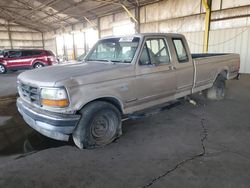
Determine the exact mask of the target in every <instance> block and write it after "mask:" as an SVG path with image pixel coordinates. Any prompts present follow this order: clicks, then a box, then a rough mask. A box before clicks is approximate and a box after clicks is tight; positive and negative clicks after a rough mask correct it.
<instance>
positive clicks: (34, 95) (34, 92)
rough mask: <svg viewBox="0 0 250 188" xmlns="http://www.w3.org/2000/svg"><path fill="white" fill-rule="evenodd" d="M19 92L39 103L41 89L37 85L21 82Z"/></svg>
mask: <svg viewBox="0 0 250 188" xmlns="http://www.w3.org/2000/svg"><path fill="white" fill-rule="evenodd" d="M19 94H20V96H21V97H23V98H25V99H26V100H28V101H30V102H32V103H35V104H39V89H38V88H37V87H33V86H29V85H27V84H23V83H19Z"/></svg>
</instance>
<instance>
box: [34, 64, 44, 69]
mask: <svg viewBox="0 0 250 188" xmlns="http://www.w3.org/2000/svg"><path fill="white" fill-rule="evenodd" d="M41 67H43V66H42V64H40V63H39V64H36V65H35V68H36V69H37V68H41Z"/></svg>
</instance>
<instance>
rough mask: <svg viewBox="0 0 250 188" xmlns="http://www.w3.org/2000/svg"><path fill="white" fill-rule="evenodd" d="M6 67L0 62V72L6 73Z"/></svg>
mask: <svg viewBox="0 0 250 188" xmlns="http://www.w3.org/2000/svg"><path fill="white" fill-rule="evenodd" d="M6 71H7V69H6V67H5V66H4V65H2V64H0V74H4V73H6Z"/></svg>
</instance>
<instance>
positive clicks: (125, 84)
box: [17, 33, 240, 148]
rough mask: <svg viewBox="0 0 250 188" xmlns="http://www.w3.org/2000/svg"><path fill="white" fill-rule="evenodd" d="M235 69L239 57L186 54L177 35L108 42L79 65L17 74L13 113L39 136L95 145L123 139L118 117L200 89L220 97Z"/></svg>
mask: <svg viewBox="0 0 250 188" xmlns="http://www.w3.org/2000/svg"><path fill="white" fill-rule="evenodd" d="M239 65H240V58H239V55H238V54H191V53H190V51H189V47H188V44H187V41H186V39H185V37H184V36H183V35H180V34H159V33H150V34H135V35H132V36H125V37H108V38H104V39H101V40H99V41H98V42H97V44H96V45H95V46H94V47H93V49H92V50H91V51H90V52H89V53H88V55H87V56H86V57H85V60H84V61H83V62H81V63H75V64H64V65H56V66H53V67H45V68H41V69H36V70H31V71H26V72H24V73H22V74H20V75H19V77H18V91H19V95H20V97H19V98H18V99H17V107H18V110H19V112H20V113H21V114H22V116H23V118H24V120H25V121H26V122H27V124H29V125H30V126H31V127H32V128H34V129H35V130H36V131H38V132H40V133H41V134H43V135H45V136H48V137H50V138H53V139H57V140H68V139H69V136H71V135H72V136H73V140H74V142H75V144H76V145H77V146H78V147H79V148H92V147H98V146H103V145H105V144H108V143H111V142H112V141H113V140H114V139H115V138H116V137H118V136H120V135H121V134H122V125H121V124H122V123H121V122H122V121H121V119H122V117H124V116H125V115H130V114H133V113H135V112H138V111H142V110H144V109H147V108H150V107H154V106H158V105H161V104H164V103H166V102H168V101H171V100H174V99H177V98H180V97H183V96H186V95H190V94H192V93H196V92H199V91H203V90H206V91H207V96H208V97H209V98H212V99H217V100H219V99H222V98H223V97H224V95H225V81H226V80H227V79H232V78H234V77H236V76H237V74H238V71H239Z"/></svg>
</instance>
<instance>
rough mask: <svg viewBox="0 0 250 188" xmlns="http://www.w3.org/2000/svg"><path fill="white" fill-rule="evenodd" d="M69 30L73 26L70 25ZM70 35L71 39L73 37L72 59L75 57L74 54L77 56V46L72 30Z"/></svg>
mask: <svg viewBox="0 0 250 188" xmlns="http://www.w3.org/2000/svg"><path fill="white" fill-rule="evenodd" d="M71 30H72V31H74V26H72V28H71ZM71 35H72V39H73V56H74V57H73V58H72V59H76V56H77V49H76V48H77V46H76V44H75V34H74V32H72V33H71Z"/></svg>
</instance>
